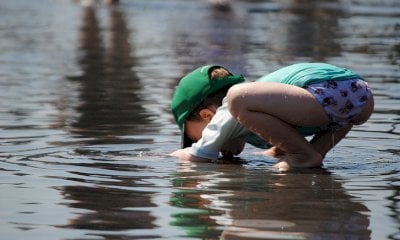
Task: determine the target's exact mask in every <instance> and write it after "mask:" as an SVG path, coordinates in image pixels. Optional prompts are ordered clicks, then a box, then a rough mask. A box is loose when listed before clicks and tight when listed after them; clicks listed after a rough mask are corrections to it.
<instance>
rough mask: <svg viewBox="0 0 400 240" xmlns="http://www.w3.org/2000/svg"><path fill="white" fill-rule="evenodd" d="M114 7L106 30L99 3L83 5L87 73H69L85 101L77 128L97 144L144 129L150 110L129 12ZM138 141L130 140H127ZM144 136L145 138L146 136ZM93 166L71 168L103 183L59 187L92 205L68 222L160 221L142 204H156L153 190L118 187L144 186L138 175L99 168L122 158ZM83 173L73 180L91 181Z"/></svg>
mask: <svg viewBox="0 0 400 240" xmlns="http://www.w3.org/2000/svg"><path fill="white" fill-rule="evenodd" d="M109 11H110V12H109V26H108V29H107V30H108V31H107V32H105V33H104V31H102V30H101V27H100V23H99V21H98V20H97V17H96V9H95V8H94V7H92V6H88V7H85V8H83V18H82V27H81V31H80V37H81V38H80V49H79V50H80V52H79V53H80V59H79V65H80V66H81V70H82V75H80V76H76V77H70V78H69V79H70V80H73V81H76V82H78V83H79V84H80V86H81V87H80V89H79V90H80V100H81V104H80V106H79V107H78V109H77V111H78V113H79V114H80V116H79V117H78V118H77V119H76V122H74V123H73V127H74V129H73V130H72V132H75V133H79V134H80V135H82V136H85V137H91V138H93V139H94V140H92V141H90V143H92V144H96V143H100V144H110V143H122V142H123V141H122V140H121V139H119V138H118V137H119V136H123V135H129V134H134V133H136V134H139V133H140V132H141V125H143V124H148V123H149V119H148V118H149V115H148V114H147V113H146V112H145V111H144V109H143V106H142V105H143V103H142V99H141V96H140V95H139V91H140V88H141V85H140V83H139V79H138V77H137V76H136V75H134V73H133V72H132V70H131V69H132V67H133V66H134V64H135V60H134V59H133V58H132V57H131V54H132V53H131V47H130V44H129V40H130V39H129V29H128V26H127V24H126V22H125V17H124V14H123V12H122V11H121V10H120V9H119V8H118V7H117V6H114V7H111V8H110V9H109ZM104 35H106V36H107V37H108V39H107V40H108V41H107V42H104V41H103V36H104ZM136 141H137V140H135V141H132V140H130V141H129V142H127V141H126V140H125V141H124V143H135V142H136ZM139 141H140V142H141V143H142V142H143V141H146V140H145V139H142V140H139ZM148 141H151V140H148ZM76 152H77V153H80V154H87V153H90V152H85V151H84V150H82V149H77V150H76ZM78 165H81V166H83V165H82V164H74V166H75V167H76V166H78ZM90 167H92V168H94V169H97V171H98V173H96V174H93V173H92V174H90V173H86V172H71V173H72V174H74V175H78V176H81V175H83V176H85V178H92V177H97V178H98V177H101V178H105V179H109V180H108V182H107V181H102V182H99V181H95V182H94V183H97V184H101V185H98V186H93V187H91V186H82V185H73V186H64V187H60V188H59V190H60V191H61V192H62V195H63V196H64V198H65V199H66V200H70V201H72V202H71V203H69V204H68V205H69V207H70V208H74V209H84V210H88V211H84V212H83V213H82V214H78V216H77V217H76V218H74V219H72V220H70V221H69V224H68V225H66V226H65V227H68V228H76V229H90V230H114V231H115V230H129V229H151V228H153V227H154V226H155V225H154V224H153V221H154V220H155V218H154V217H153V216H151V215H150V211H149V210H137V208H142V209H143V208H149V207H154V206H155V205H154V204H153V203H152V202H151V196H152V194H153V193H152V192H141V191H139V190H124V189H119V188H117V187H116V186H118V185H119V184H121V186H123V187H130V188H133V189H138V188H139V187H140V186H139V185H137V184H136V183H135V182H136V181H132V182H130V181H127V180H124V179H123V178H121V177H119V176H114V175H107V174H100V173H102V172H103V171H104V169H105V170H106V172H107V170H115V169H117V170H119V171H122V170H126V169H125V168H121V169H119V168H120V167H121V166H119V165H118V164H117V163H113V164H110V165H108V164H105V163H100V162H98V163H93V164H90ZM127 170H128V171H131V172H136V171H141V170H143V169H137V168H130V167H128V169H127ZM85 178H84V179H85ZM84 179H79V178H73V179H70V180H73V181H75V182H81V181H84V182H91V181H88V180H84ZM118 182H120V183H118ZM110 184H111V185H110ZM104 185H110V186H104ZM101 186H103V187H101ZM99 235H101V234H99ZM147 237H149V236H147Z"/></svg>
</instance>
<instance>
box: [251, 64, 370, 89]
mask: <svg viewBox="0 0 400 240" xmlns="http://www.w3.org/2000/svg"><path fill="white" fill-rule="evenodd" d="M356 78H357V79H363V78H362V77H361V76H360V75H358V74H357V73H355V72H353V71H351V70H349V69H346V68H339V67H336V66H334V65H331V64H327V63H297V64H293V65H290V66H287V67H284V68H281V69H279V70H277V71H275V72H272V73H270V74H268V75H265V76H263V77H261V78H259V79H257V82H279V83H285V84H289V85H294V86H297V87H305V86H307V85H310V84H315V83H320V82H324V81H329V80H335V81H340V80H348V79H356Z"/></svg>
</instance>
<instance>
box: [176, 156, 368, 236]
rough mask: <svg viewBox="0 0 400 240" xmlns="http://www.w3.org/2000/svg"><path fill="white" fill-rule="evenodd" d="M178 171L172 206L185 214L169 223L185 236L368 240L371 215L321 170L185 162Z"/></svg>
mask: <svg viewBox="0 0 400 240" xmlns="http://www.w3.org/2000/svg"><path fill="white" fill-rule="evenodd" d="M179 170H180V171H179V172H177V175H176V177H175V178H174V181H173V182H174V187H175V188H176V189H177V191H176V192H175V194H174V196H173V198H172V199H171V202H172V204H174V205H175V206H177V207H181V208H183V209H185V210H186V211H182V212H181V213H177V214H174V216H173V217H174V218H175V220H174V222H173V224H175V225H178V226H181V227H182V228H184V229H185V230H186V231H187V233H188V235H189V236H193V237H200V236H209V235H212V234H215V232H218V231H220V232H222V233H221V238H222V239H252V238H255V239H259V238H268V239H270V238H271V239H275V238H276V239H278V238H279V239H281V238H284V239H286V238H292V237H294V238H295V239H328V238H329V239H335V238H346V239H369V238H370V230H369V219H368V216H367V215H366V213H367V212H368V211H369V210H368V209H367V208H366V207H365V206H364V205H362V204H361V203H359V202H357V201H354V200H353V199H352V197H351V196H350V195H348V194H347V193H346V190H345V189H344V188H343V186H342V184H341V182H340V181H339V180H337V179H335V177H334V176H333V175H332V174H330V173H329V172H326V171H324V170H311V171H309V172H307V171H306V172H303V173H299V174H297V173H289V174H275V173H271V172H267V171H266V170H263V169H253V170H251V169H246V168H245V167H243V166H241V165H218V166H215V165H214V166H213V167H211V166H210V165H207V164H204V165H203V164H199V165H195V164H189V163H182V164H181V168H180V169H179ZM198 172H201V173H202V174H197V173H198ZM317 216H318V217H317ZM218 225H219V226H224V228H222V229H221V227H218Z"/></svg>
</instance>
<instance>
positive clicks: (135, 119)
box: [70, 6, 149, 142]
mask: <svg viewBox="0 0 400 240" xmlns="http://www.w3.org/2000/svg"><path fill="white" fill-rule="evenodd" d="M109 19H110V21H109V29H108V31H107V32H106V33H104V32H103V31H102V30H101V28H100V24H99V22H98V20H97V18H96V9H95V8H94V7H86V8H84V9H83V19H82V21H83V22H82V27H81V39H80V43H81V44H80V55H81V57H80V60H79V65H80V66H81V69H82V75H80V76H77V77H71V78H70V79H72V80H75V81H78V82H79V83H80V85H81V88H80V98H81V104H80V106H79V107H78V109H77V110H78V112H79V113H80V117H79V118H78V119H76V122H75V123H73V126H74V127H75V129H74V130H73V131H75V132H77V133H79V134H82V135H84V136H89V137H96V138H98V140H99V141H103V142H104V141H106V142H110V141H112V140H113V136H120V135H128V134H133V133H138V132H140V127H141V126H142V125H143V124H148V122H149V114H147V113H146V112H145V111H144V109H143V103H142V99H141V96H140V94H139V91H140V88H141V85H140V83H139V78H138V77H137V76H136V75H135V74H134V73H133V72H132V67H133V66H134V64H135V60H134V59H133V58H132V56H131V55H132V52H131V50H132V49H131V47H130V44H129V41H130V39H129V29H128V26H127V25H126V22H125V18H124V15H123V13H122V11H121V10H120V9H119V8H118V7H117V6H114V7H112V8H110V17H109ZM104 34H106V35H108V40H109V41H108V42H106V43H105V42H104V41H103V39H102V37H103V35H104ZM106 44H108V45H107V46H106V47H105V45H106ZM117 141H120V140H117Z"/></svg>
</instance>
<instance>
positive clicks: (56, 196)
mask: <svg viewBox="0 0 400 240" xmlns="http://www.w3.org/2000/svg"><path fill="white" fill-rule="evenodd" d="M230 3H231V4H230V5H229V6H228V7H224V8H221V7H216V6H212V5H210V4H209V3H208V2H207V1H205V0H204V1H203V0H167V1H165V0H152V1H145V0H130V1H122V0H121V3H120V4H119V5H118V6H114V7H109V6H107V5H104V4H98V5H95V6H92V7H85V6H83V5H82V4H79V3H78V1H68V0H57V1H51V0H42V1H24V0H3V1H1V2H0V37H1V39H2V40H1V41H0V66H1V67H0V91H1V101H0V160H1V161H0V191H1V195H0V233H1V234H0V239H38V240H39V239H40V240H45V239H52V240H53V239H110V240H111V239H121V240H122V239H188V238H190V239H220V238H221V239H400V218H399V212H400V209H399V201H400V195H399V193H400V177H399V176H400V175H399V174H400V173H399V172H400V163H399V162H400V151H399V150H400V148H399V146H400V124H399V123H400V94H399V93H400V85H399V79H400V60H399V59H400V31H399V30H400V2H398V1H397V0H384V1H378V0H366V1H355V0H343V1H335V0H331V1H307V2H304V1H295V0H288V1H244V0H236V1H235V0H232V1H230ZM302 61H324V62H329V63H333V64H336V65H339V66H343V67H348V68H351V69H353V70H355V71H356V72H359V73H360V74H361V75H363V76H364V77H365V78H366V80H367V81H368V82H369V84H370V86H371V88H372V89H373V91H374V94H375V101H376V108H375V112H374V114H373V115H372V117H371V119H370V121H369V122H367V123H366V124H364V125H362V126H358V127H355V128H354V130H353V131H352V132H351V133H350V134H349V135H348V136H347V137H346V139H344V140H343V141H342V142H341V143H340V144H339V145H338V146H337V147H335V148H334V150H333V151H331V152H330V153H329V154H328V156H327V158H326V160H325V166H324V168H323V169H322V170H309V171H308V170H307V171H302V172H293V173H285V174H283V173H278V172H276V171H275V170H274V169H273V168H272V165H273V163H274V160H273V159H270V158H264V157H260V156H257V155H255V154H253V152H255V151H257V150H256V149H254V148H252V147H248V148H247V149H246V151H245V153H244V154H243V155H242V156H241V157H242V159H243V160H244V163H241V164H194V163H183V162H180V161H178V160H177V159H174V158H172V157H169V156H168V153H169V152H171V151H173V150H175V149H176V148H178V147H179V146H180V136H179V129H178V128H177V126H176V125H175V124H174V121H173V119H172V115H171V113H170V111H169V104H170V99H171V95H172V92H173V89H174V86H175V85H176V83H177V82H178V80H179V79H180V77H182V76H183V75H184V74H185V73H187V72H188V71H190V70H192V69H193V68H195V67H197V66H199V65H201V64H206V63H218V64H221V65H224V66H226V67H228V68H229V69H231V70H232V71H233V72H235V73H242V74H244V75H245V76H246V78H247V79H248V80H249V81H251V80H254V79H256V78H257V77H260V76H262V75H263V74H266V73H268V72H271V71H273V70H275V69H277V68H279V67H282V66H285V65H288V64H291V63H296V62H302Z"/></svg>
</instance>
